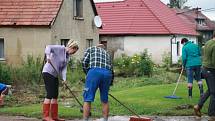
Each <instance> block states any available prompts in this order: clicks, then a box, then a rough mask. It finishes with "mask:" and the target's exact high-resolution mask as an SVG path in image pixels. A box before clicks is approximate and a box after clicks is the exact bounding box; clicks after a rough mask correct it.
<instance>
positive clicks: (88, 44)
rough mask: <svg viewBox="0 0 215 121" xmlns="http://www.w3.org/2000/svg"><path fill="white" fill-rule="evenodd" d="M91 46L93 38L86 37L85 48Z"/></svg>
mask: <svg viewBox="0 0 215 121" xmlns="http://www.w3.org/2000/svg"><path fill="white" fill-rule="evenodd" d="M92 46H93V39H87V45H86V48H88V47H92Z"/></svg>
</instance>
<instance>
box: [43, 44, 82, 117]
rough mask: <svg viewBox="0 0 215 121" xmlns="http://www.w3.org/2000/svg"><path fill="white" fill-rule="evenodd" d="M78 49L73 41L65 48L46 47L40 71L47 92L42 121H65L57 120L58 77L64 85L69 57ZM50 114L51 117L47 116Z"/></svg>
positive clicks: (60, 46) (57, 46) (56, 46)
mask: <svg viewBox="0 0 215 121" xmlns="http://www.w3.org/2000/svg"><path fill="white" fill-rule="evenodd" d="M78 48H79V47H78V44H77V42H76V41H74V40H70V41H69V42H68V44H67V46H66V47H65V46H62V45H48V46H46V49H45V54H46V59H47V62H46V64H45V65H44V67H43V71H42V74H43V79H44V83H45V89H46V92H47V95H46V97H45V100H44V102H43V121H65V120H64V119H59V118H58V102H57V98H58V87H59V81H58V80H59V79H58V75H59V76H60V78H61V79H63V83H64V82H65V81H66V71H67V63H68V61H69V56H70V55H72V54H75V53H76V51H77V50H78ZM53 66H54V67H53ZM50 112H51V116H49V114H50Z"/></svg>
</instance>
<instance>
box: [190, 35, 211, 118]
mask: <svg viewBox="0 0 215 121" xmlns="http://www.w3.org/2000/svg"><path fill="white" fill-rule="evenodd" d="M203 54H204V56H203V71H202V73H203V76H204V78H205V80H206V83H207V87H208V90H207V91H206V92H205V93H204V95H203V97H202V98H200V100H199V102H198V104H197V105H195V106H194V113H195V114H196V115H197V116H199V117H201V111H200V110H201V108H202V107H203V105H204V103H205V101H206V100H207V99H208V97H209V96H210V102H209V107H208V115H209V116H210V119H209V121H215V33H214V35H213V39H211V40H209V41H207V42H206V44H205V46H204V49H203Z"/></svg>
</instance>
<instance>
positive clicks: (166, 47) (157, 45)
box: [124, 36, 171, 64]
mask: <svg viewBox="0 0 215 121" xmlns="http://www.w3.org/2000/svg"><path fill="white" fill-rule="evenodd" d="M170 38H171V37H170V36H127V37H125V39H124V51H125V53H126V54H128V55H129V56H131V55H133V54H136V53H141V52H143V51H144V49H147V50H148V53H149V54H151V55H152V60H153V62H155V63H157V64H160V63H161V62H162V54H164V53H165V52H167V53H168V52H170V51H171V46H170Z"/></svg>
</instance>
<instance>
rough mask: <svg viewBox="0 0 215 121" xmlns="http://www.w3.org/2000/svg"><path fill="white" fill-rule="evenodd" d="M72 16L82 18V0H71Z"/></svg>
mask: <svg viewBox="0 0 215 121" xmlns="http://www.w3.org/2000/svg"><path fill="white" fill-rule="evenodd" d="M73 6H74V9H73V10H74V17H75V18H83V0H73Z"/></svg>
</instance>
